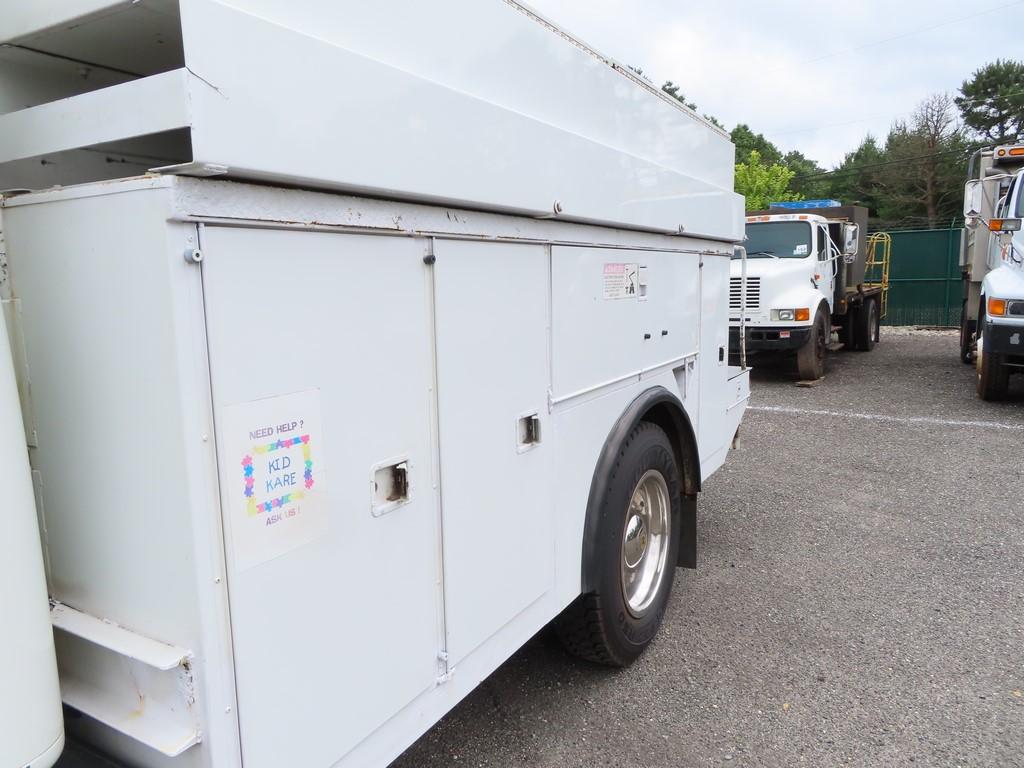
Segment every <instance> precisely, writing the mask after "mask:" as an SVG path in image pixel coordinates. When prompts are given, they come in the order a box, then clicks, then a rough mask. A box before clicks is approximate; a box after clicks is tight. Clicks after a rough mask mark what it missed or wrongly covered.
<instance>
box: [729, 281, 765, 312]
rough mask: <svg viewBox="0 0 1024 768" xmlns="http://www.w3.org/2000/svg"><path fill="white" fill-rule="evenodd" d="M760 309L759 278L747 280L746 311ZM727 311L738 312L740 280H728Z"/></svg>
mask: <svg viewBox="0 0 1024 768" xmlns="http://www.w3.org/2000/svg"><path fill="white" fill-rule="evenodd" d="M760 307H761V278H760V277H748V278H747V311H749V310H751V309H760ZM729 309H730V310H731V311H733V312H739V309H740V278H738V277H730V278H729Z"/></svg>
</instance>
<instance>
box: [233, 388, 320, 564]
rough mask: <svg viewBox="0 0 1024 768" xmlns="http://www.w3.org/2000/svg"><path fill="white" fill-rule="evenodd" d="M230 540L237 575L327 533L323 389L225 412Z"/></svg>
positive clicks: (259, 402)
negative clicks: (322, 422)
mask: <svg viewBox="0 0 1024 768" xmlns="http://www.w3.org/2000/svg"><path fill="white" fill-rule="evenodd" d="M221 428H222V431H223V436H222V438H221V441H222V443H223V445H224V457H225V461H224V462H223V464H222V467H223V468H222V476H221V483H222V484H223V486H224V488H223V492H224V494H225V496H226V500H227V505H226V508H225V515H226V516H227V518H228V526H227V527H228V535H229V537H230V539H231V548H232V551H233V553H234V564H235V568H236V569H238V570H244V569H246V568H251V567H252V566H254V565H258V564H260V563H263V562H266V561H267V560H272V559H273V558H275V557H279V556H280V555H283V554H285V553H286V552H290V551H291V550H293V549H295V548H296V547H300V546H302V545H304V544H307V543H309V542H311V541H313V540H314V539H317V538H319V537H321V536H323V535H324V534H325V533H326V532H327V498H326V493H327V489H326V487H325V486H326V482H327V473H326V466H325V464H326V456H325V453H324V445H323V435H322V433H321V424H320V390H318V389H311V390H306V391H304V392H295V393H293V394H289V395H280V396H278V397H268V398H265V399H262V400H254V401H252V402H248V403H241V404H238V405H230V406H227V407H225V408H224V409H223V412H222V424H221Z"/></svg>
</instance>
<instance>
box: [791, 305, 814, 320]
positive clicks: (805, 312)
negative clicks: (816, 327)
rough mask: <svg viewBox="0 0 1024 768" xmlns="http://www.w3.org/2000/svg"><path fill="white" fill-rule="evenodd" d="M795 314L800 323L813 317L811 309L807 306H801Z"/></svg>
mask: <svg viewBox="0 0 1024 768" xmlns="http://www.w3.org/2000/svg"><path fill="white" fill-rule="evenodd" d="M793 316H794V317H795V318H796V321H797V322H798V323H805V322H807V321H808V320H810V319H811V310H809V309H808V308H807V307H801V308H800V309H798V310H797V311H796V314H795V315H793Z"/></svg>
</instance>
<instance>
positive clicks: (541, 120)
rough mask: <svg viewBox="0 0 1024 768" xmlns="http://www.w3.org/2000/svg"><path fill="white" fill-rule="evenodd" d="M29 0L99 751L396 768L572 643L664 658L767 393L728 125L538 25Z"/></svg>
mask: <svg viewBox="0 0 1024 768" xmlns="http://www.w3.org/2000/svg"><path fill="white" fill-rule="evenodd" d="M5 6H6V7H5V8H4V12H3V13H0V42H2V43H4V45H3V46H0V65H2V66H0V188H7V189H10V188H12V187H17V188H29V189H30V190H35V191H27V192H25V191H17V192H11V193H10V194H7V195H4V196H2V197H0V227H2V231H3V237H4V241H5V243H6V254H7V260H8V262H9V263H8V264H7V269H8V271H9V275H8V277H9V284H10V285H9V287H10V295H9V299H10V301H11V302H16V303H17V305H18V310H19V311H18V312H17V313H16V314H15V315H14V317H16V322H17V327H16V328H15V329H14V335H16V336H17V337H18V338H20V339H22V340H23V348H24V355H18V356H16V357H17V360H16V361H15V362H16V367H17V371H18V377H19V379H20V381H21V382H23V384H24V386H23V387H22V388H21V389H20V396H21V398H22V403H21V405H22V411H23V413H25V414H26V416H25V421H26V427H25V432H26V436H27V437H26V442H27V445H28V449H27V450H28V453H29V456H30V459H31V466H32V476H33V478H34V480H35V483H36V487H35V495H36V500H37V501H38V502H39V504H40V510H41V515H42V517H43V518H44V520H45V525H44V526H42V529H41V536H42V545H43V552H44V553H45V561H46V563H47V564H48V587H49V597H50V600H51V601H52V611H51V614H50V616H51V620H52V623H53V626H54V630H55V640H56V656H57V660H58V662H59V669H60V689H61V694H62V696H63V701H64V703H65V705H66V706H67V708H68V710H69V711H70V712H72V713H73V715H72V716H69V717H68V718H67V727H68V730H69V735H71V736H73V737H74V738H76V739H81V740H84V741H87V742H88V743H90V744H93V745H95V746H96V747H97V748H98V749H99V750H100V751H102V752H103V753H105V754H108V755H111V756H112V757H113V758H115V759H117V760H119V761H122V762H124V763H126V764H129V765H133V766H144V767H145V766H159V767H160V768H168V767H169V766H182V767H183V768H226V767H227V766H241V765H242V764H243V763H244V765H245V766H246V768H280V766H287V765H295V766H304V767H306V766H308V767H310V768H318V767H320V766H323V767H325V768H326V766H340V767H341V768H344V767H345V766H353V767H358V768H372V767H373V766H383V765H386V764H387V763H388V762H389V761H391V760H392V759H393V758H394V757H395V756H396V755H398V754H399V753H400V752H401V751H402V750H404V749H405V748H406V747H407V746H408V745H409V744H411V743H412V742H413V741H414V740H415V739H416V738H417V737H418V736H419V735H420V734H422V733H423V732H424V731H426V730H427V729H428V728H429V727H430V726H431V725H432V724H433V723H435V722H436V721H437V720H438V719H439V718H440V717H441V716H442V715H443V714H444V713H445V712H447V711H448V710H450V709H451V708H452V707H453V706H454V705H455V704H456V703H457V702H458V701H459V700H460V699H461V698H462V697H463V696H465V695H466V694H467V693H469V692H470V691H471V690H472V689H473V688H474V687H475V686H476V685H477V684H478V683H479V682H480V681H481V680H483V679H484V678H485V677H486V676H487V675H489V674H490V673H491V672H492V671H494V670H495V669H496V668H497V667H498V665H500V664H501V663H502V662H503V661H504V660H505V659H507V658H508V657H509V656H510V655H511V654H512V653H513V652H514V651H515V650H516V649H518V648H519V647H520V646H521V645H522V644H523V643H524V642H525V641H526V640H527V639H529V638H530V637H531V636H532V635H534V634H535V633H536V632H537V631H538V630H540V629H541V628H543V627H544V626H545V625H547V624H549V623H550V622H552V621H554V623H555V626H556V629H557V631H558V633H559V635H560V636H561V637H562V638H563V641H564V642H565V644H566V646H567V648H569V649H570V650H571V651H573V652H575V653H577V654H579V655H581V656H583V657H585V658H587V659H591V660H593V661H596V662H600V663H604V664H609V665H616V666H622V665H626V664H629V663H630V662H631V661H633V660H634V659H635V658H637V656H638V655H639V654H640V653H641V652H642V651H643V649H644V648H645V647H646V646H647V645H648V643H650V641H651V639H652V638H653V637H654V635H655V633H656V632H657V630H658V627H659V625H660V624H661V621H662V618H663V616H664V614H665V612H666V610H668V606H669V602H668V597H669V590H670V589H671V585H672V581H673V576H674V573H675V569H676V567H677V566H684V567H694V566H695V565H696V561H697V539H696V533H697V525H696V514H697V511H696V510H697V506H696V504H697V497H698V493H699V491H700V489H701V486H702V483H703V482H704V481H705V480H706V479H707V478H708V477H709V476H710V475H711V474H712V473H713V472H715V471H716V470H717V469H718V468H719V467H720V466H721V465H722V464H723V462H725V460H726V457H727V455H728V453H729V450H730V447H731V445H732V443H733V439H734V436H735V435H736V432H737V429H738V427H739V424H740V420H741V417H742V414H743V412H744V408H745V406H746V403H747V401H748V398H749V380H748V372H747V371H746V370H744V369H742V368H740V367H734V366H731V365H729V361H728V358H727V351H728V333H729V329H728V312H727V301H726V297H727V295H728V290H729V269H730V259H731V256H732V253H733V250H734V247H735V245H736V244H737V243H739V242H740V241H741V240H742V237H743V201H742V198H741V197H739V196H738V195H736V194H735V193H734V191H733V156H734V150H733V147H732V145H731V143H730V141H729V139H728V136H727V135H726V134H724V133H723V132H722V131H720V130H719V129H718V128H716V127H715V126H713V125H711V124H709V123H708V122H707V121H705V120H703V119H702V118H700V117H699V116H697V115H695V114H694V113H693V112H692V111H690V110H688V109H686V108H685V107H683V106H681V105H680V104H679V103H678V102H677V101H676V100H674V99H672V98H669V97H667V96H666V95H665V94H663V93H661V92H659V91H658V90H657V89H656V88H652V87H650V85H649V84H647V83H646V82H645V81H644V80H643V79H642V78H639V77H637V76H636V75H634V74H633V73H632V72H630V71H629V69H628V68H627V67H623V66H620V65H618V64H616V63H615V62H613V61H611V60H609V59H607V58H606V57H604V56H602V55H600V54H599V53H597V52H596V51H594V50H593V49H591V48H589V47H588V46H586V45H585V44H583V43H581V42H580V41H578V40H576V39H575V38H573V37H571V36H570V35H568V34H567V33H566V32H564V31H563V30H560V29H558V28H557V27H555V26H554V25H552V24H550V23H548V22H547V21H545V20H544V19H542V18H540V17H539V16H537V14H535V13H533V12H532V11H530V10H529V9H527V8H526V7H524V6H521V5H520V4H518V3H516V2H511V1H507V0H488V1H487V2H482V1H481V0H444V1H443V2H440V3H407V2H401V1H400V0H383V1H381V2H377V3H363V2H356V0H345V1H343V2H336V1H333V0H332V1H330V2H328V1H327V0H293V2H289V3H278V2H271V1H270V0H236V1H235V2H231V3H225V2H218V1H215V0H180V1H179V0H142V1H141V2H139V1H138V0H136V1H134V2H127V1H122V0H116V1H115V0H64V1H63V2H61V3H59V4H50V3H6V4H5ZM438 51H443V52H444V55H443V56H439V55H437V53H438ZM83 62H88V64H85V63H83ZM8 86H9V87H8ZM3 99H7V101H6V102H4V101H3ZM54 184H56V185H57V186H53V185H54ZM45 598H46V595H45V594H42V590H40V594H38V595H36V596H34V597H32V599H33V600H36V601H37V602H38V601H43V600H45ZM38 684H39V685H45V684H46V681H45V680H42V679H41V680H40V681H39V683H38ZM21 695H22V691H21V690H17V689H16V690H12V689H10V688H9V687H0V696H2V697H10V698H12V699H13V698H18V697H20V696H21ZM3 711H4V712H8V711H14V712H15V714H17V710H16V708H15V707H14V706H12V707H11V709H10V710H9V709H4V710H3ZM5 725H6V724H5Z"/></svg>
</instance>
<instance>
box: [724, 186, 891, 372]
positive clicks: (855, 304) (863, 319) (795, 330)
mask: <svg viewBox="0 0 1024 768" xmlns="http://www.w3.org/2000/svg"><path fill="white" fill-rule="evenodd" d="M867 220H868V211H867V209H866V208H862V207H859V206H841V205H840V204H839V203H838V202H834V201H811V202H802V203H778V204H775V205H773V206H772V207H771V208H770V209H769V210H764V211H752V212H750V213H748V214H747V218H746V241H745V243H744V247H745V250H746V258H747V259H748V260H749V261H748V263H746V264H744V263H742V262H741V260H740V259H739V258H736V259H734V261H733V266H732V273H731V284H730V290H729V325H730V351H731V353H732V355H733V356H734V357H737V356H740V355H741V352H742V353H743V354H746V353H755V354H756V353H758V352H777V353H787V354H795V356H796V363H797V370H798V372H799V374H800V376H801V378H803V379H809V380H815V379H820V378H821V377H822V376H823V375H824V373H825V355H826V350H827V349H828V348H829V347H830V346H831V345H832V334H833V332H836V333H837V334H838V337H839V341H840V342H841V343H843V344H844V345H845V346H846V347H847V348H851V349H855V350H861V351H870V350H871V349H873V348H874V345H875V344H876V343H877V342H878V340H879V326H880V323H881V319H882V318H883V317H884V315H885V310H886V298H887V295H888V293H887V291H888V259H889V248H890V241H889V238H888V236H887V235H885V234H884V233H879V234H876V235H872V236H870V237H869V236H868V234H867ZM744 272H745V279H744ZM741 347H742V349H741Z"/></svg>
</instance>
